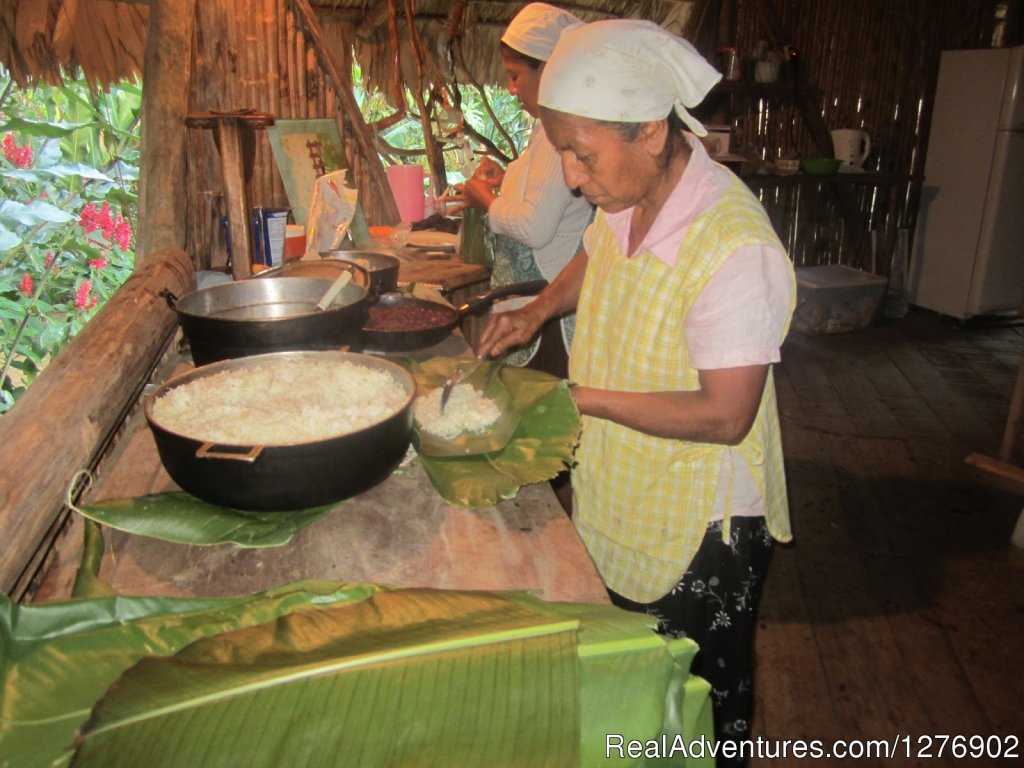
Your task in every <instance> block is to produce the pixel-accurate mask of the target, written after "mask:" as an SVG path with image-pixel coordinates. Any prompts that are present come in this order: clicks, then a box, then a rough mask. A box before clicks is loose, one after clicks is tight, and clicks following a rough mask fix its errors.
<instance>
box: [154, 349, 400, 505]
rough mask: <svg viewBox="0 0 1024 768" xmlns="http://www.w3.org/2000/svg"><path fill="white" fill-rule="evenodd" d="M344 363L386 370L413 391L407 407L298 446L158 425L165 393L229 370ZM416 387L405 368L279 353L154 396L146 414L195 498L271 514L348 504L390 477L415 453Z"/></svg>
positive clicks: (340, 355) (168, 463)
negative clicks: (289, 362) (196, 434)
mask: <svg viewBox="0 0 1024 768" xmlns="http://www.w3.org/2000/svg"><path fill="white" fill-rule="evenodd" d="M285 357H287V358H290V359H293V360H299V361H301V360H303V359H310V360H312V359H337V360H345V361H350V362H353V363H356V364H358V365H363V366H366V367H369V368H377V369H381V370H385V371H387V372H389V373H390V374H392V375H393V376H394V378H395V380H397V381H398V382H399V383H400V384H401V385H402V386H403V387H404V388H405V391H406V392H407V393H408V398H407V400H406V401H405V404H404V405H403V406H402V407H401V408H400V409H398V410H396V411H395V413H394V414H393V415H391V416H389V417H387V418H385V419H384V420H383V421H380V422H378V423H376V424H373V425H371V426H369V427H367V428H365V429H362V430H360V431H358V432H353V433H350V434H347V435H341V436H339V437H334V438H330V439H327V440H318V441H315V442H308V443H294V444H290V445H230V444H223V443H210V442H204V441H203V440H199V439H195V438H193V437H189V436H187V435H184V434H181V433H179V432H174V431H171V430H169V429H167V428H166V427H164V426H162V425H161V424H159V423H158V422H156V421H155V420H154V419H153V413H152V409H153V403H154V401H155V400H156V399H157V398H159V397H160V396H161V395H163V394H164V393H166V392H168V391H169V390H171V389H173V388H174V387H180V386H182V385H184V384H187V383H189V382H191V381H195V380H196V379H200V378H203V377H207V376H212V375H214V374H217V373H220V372H223V371H240V370H242V369H245V368H252V367H256V366H260V365H266V364H268V363H273V362H274V361H276V360H280V359H283V358H285ZM415 394H416V384H415V382H414V380H413V378H412V376H410V375H409V373H408V372H407V371H406V370H405V369H404V368H402V367H401V366H399V365H397V364H395V363H392V362H390V361H388V360H383V359H381V358H377V357H371V356H369V355H360V354H355V353H351V352H337V351H335V352H276V353H273V354H269V355H257V356H253V357H246V358H243V359H239V360H224V361H221V362H218V363H213V364H212V365H207V366H203V367H202V368H197V369H195V370H194V371H190V372H188V373H186V374H183V375H181V376H178V377H175V378H174V379H171V380H170V381H168V382H166V383H165V384H163V385H162V386H160V387H159V388H158V389H157V390H156V391H155V392H154V393H153V394H152V396H150V397H149V398H148V399H147V400H146V402H145V404H144V406H143V411H144V413H145V415H146V419H147V421H148V422H149V426H150V428H151V429H152V431H153V436H154V438H155V439H156V447H157V450H158V452H159V453H160V460H161V462H163V465H164V468H165V469H166V470H167V473H168V474H169V475H170V476H171V478H172V479H173V480H174V481H175V482H176V483H177V484H178V485H180V486H181V487H182V488H183V489H185V490H186V491H188V492H189V493H191V494H192V495H193V496H196V497H197V498H200V499H202V500H203V501H207V502H210V503H211V504H218V505H220V506H224V507H232V508H235V509H251V510H263V511H275V510H282V511H283V510H292V509H305V508H307V507H314V506H318V505H320V504H329V503H331V502H335V501H341V500H342V499H347V498H349V497H350V496H355V495H356V494H358V493H362V492H363V491H365V490H367V489H369V488H371V487H373V486H374V485H376V484H377V483H379V482H381V481H382V480H384V479H385V478H387V477H388V476H389V475H390V474H391V472H392V471H393V470H394V469H395V467H397V466H398V465H399V464H400V463H401V461H402V459H403V457H404V456H405V454H406V451H407V450H408V448H409V441H410V438H411V435H412V420H413V411H412V403H413V398H414V397H415Z"/></svg>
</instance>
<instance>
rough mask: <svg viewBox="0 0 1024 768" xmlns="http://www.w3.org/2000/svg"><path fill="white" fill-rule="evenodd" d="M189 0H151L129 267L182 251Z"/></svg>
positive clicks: (192, 18) (192, 3)
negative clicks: (160, 253) (134, 230)
mask: <svg viewBox="0 0 1024 768" xmlns="http://www.w3.org/2000/svg"><path fill="white" fill-rule="evenodd" d="M194 26H195V0H151V2H150V3H149V22H148V26H147V32H146V54H145V62H144V65H143V80H144V81H145V83H146V87H145V88H144V89H143V91H142V136H141V147H142V152H141V158H142V159H141V166H142V167H141V169H140V174H139V225H138V228H137V229H138V241H137V243H136V248H135V255H136V259H135V264H136V268H138V266H139V264H140V263H141V262H142V261H143V260H144V259H145V258H146V257H147V256H148V255H149V254H150V253H152V252H153V251H156V250H158V249H161V248H184V247H185V227H186V222H185V199H186V182H185V156H186V153H185V149H186V142H187V138H186V130H185V114H186V113H187V112H188V91H189V80H190V77H191V64H192V31H193V27H194Z"/></svg>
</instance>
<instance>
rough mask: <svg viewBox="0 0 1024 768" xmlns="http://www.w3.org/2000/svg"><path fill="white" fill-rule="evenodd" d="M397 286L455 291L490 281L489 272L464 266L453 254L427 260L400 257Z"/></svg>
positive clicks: (405, 256) (407, 255)
mask: <svg viewBox="0 0 1024 768" xmlns="http://www.w3.org/2000/svg"><path fill="white" fill-rule="evenodd" d="M399 259H401V261H402V264H401V266H400V267H399V268H398V283H399V285H408V284H409V283H422V284H424V285H429V286H431V287H433V288H437V289H438V290H440V291H443V292H448V291H455V290H457V289H459V288H464V287H466V286H469V285H474V284H479V283H484V284H486V282H487V281H488V280H489V279H490V276H491V270H490V269H488V268H487V267H484V266H482V265H480V264H466V263H464V262H462V261H461V260H460V259H459V257H458V256H457V255H455V254H452V255H451V256H448V257H446V258H437V257H432V258H427V257H426V256H424V255H422V254H421V253H412V254H399Z"/></svg>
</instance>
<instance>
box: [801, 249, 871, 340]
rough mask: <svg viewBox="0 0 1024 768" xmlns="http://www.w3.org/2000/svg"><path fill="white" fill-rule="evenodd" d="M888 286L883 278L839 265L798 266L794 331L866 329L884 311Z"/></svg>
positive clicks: (838, 331) (832, 331)
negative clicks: (884, 300)
mask: <svg viewBox="0 0 1024 768" xmlns="http://www.w3.org/2000/svg"><path fill="white" fill-rule="evenodd" d="M887 284H888V281H887V280H886V279H885V278H884V277H881V276H879V275H874V274H871V273H870V272H864V271H862V270H860V269H853V268H852V267H845V266H842V265H840V264H830V265H828V266H824V267H797V268H796V311H795V312H794V313H793V322H792V325H791V328H792V330H794V331H802V332H805V333H840V332H843V331H858V330H861V329H863V328H867V327H868V326H869V325H871V324H872V323H874V322H875V319H876V318H877V317H878V314H879V312H880V311H881V308H882V301H883V299H884V298H885V289H886V285H887Z"/></svg>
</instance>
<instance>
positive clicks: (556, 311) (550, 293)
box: [476, 250, 587, 357]
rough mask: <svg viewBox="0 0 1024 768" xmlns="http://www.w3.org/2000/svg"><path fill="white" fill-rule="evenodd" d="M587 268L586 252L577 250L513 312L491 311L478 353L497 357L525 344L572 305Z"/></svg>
mask: <svg viewBox="0 0 1024 768" xmlns="http://www.w3.org/2000/svg"><path fill="white" fill-rule="evenodd" d="M586 271H587V252H586V251H584V250H580V251H579V252H577V254H576V255H575V256H573V257H572V260H571V261H569V263H568V264H566V265H565V266H564V267H563V268H562V271H561V272H559V273H558V276H557V277H556V278H555V279H554V280H553V281H552V282H551V284H550V285H549V286H548V287H547V288H545V289H544V290H543V291H541V292H540V293H539V294H538V295H537V298H535V299H534V300H533V301H531V302H530V303H529V304H527V305H526V306H524V307H522V308H521V309H517V310H514V311H512V312H499V313H497V314H494V315H491V318H490V320H489V321H488V322H487V326H486V327H485V328H484V331H483V333H482V334H481V336H480V343H479V344H478V345H477V350H476V352H477V355H479V356H480V357H498V356H500V355H502V354H504V353H505V351H506V350H509V349H511V348H512V347H517V346H519V345H521V344H526V343H527V342H528V341H530V340H531V339H533V337H534V336H536V335H537V333H538V332H539V331H540V328H541V326H542V325H544V323H545V322H547V320H549V319H550V318H552V317H558V316H559V315H564V314H565V313H566V312H569V311H571V310H572V309H574V308H575V307H576V302H577V301H579V298H580V287H581V286H582V285H583V276H584V274H585V273H586Z"/></svg>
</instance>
